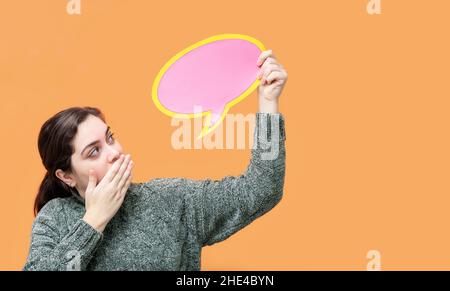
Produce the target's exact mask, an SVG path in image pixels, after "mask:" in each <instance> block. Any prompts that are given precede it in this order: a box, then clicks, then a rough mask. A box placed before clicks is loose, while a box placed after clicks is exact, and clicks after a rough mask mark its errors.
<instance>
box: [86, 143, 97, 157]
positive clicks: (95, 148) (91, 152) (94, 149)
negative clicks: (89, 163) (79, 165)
mask: <svg viewBox="0 0 450 291" xmlns="http://www.w3.org/2000/svg"><path fill="white" fill-rule="evenodd" d="M96 151H97V152H98V147H97V146H96V147H93V148H92V150H91V151H90V152H89V155H88V157H89V158H90V157H94V155H93V153H94V152H96Z"/></svg>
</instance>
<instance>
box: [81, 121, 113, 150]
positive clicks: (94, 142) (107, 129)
mask: <svg viewBox="0 0 450 291" xmlns="http://www.w3.org/2000/svg"><path fill="white" fill-rule="evenodd" d="M109 129H110V127H109V126H108V127H107V128H106V131H105V136H106V135H107V134H108V132H109ZM99 142H100V141H99V140H96V141H93V142H91V143H90V144H88V145H87V146H85V147H84V149H83V150H82V151H81V153H80V155H83V153H84V151H85V150H86V149H87V148H89V147H90V146H93V145H95V144H97V143H99Z"/></svg>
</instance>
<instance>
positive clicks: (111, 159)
mask: <svg viewBox="0 0 450 291" xmlns="http://www.w3.org/2000/svg"><path fill="white" fill-rule="evenodd" d="M120 154H121V152H119V151H116V150H113V151H112V152H111V153H110V154H109V157H108V162H110V163H114V162H115V161H116V160H117V159H118V158H119V157H120Z"/></svg>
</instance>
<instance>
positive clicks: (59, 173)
mask: <svg viewBox="0 0 450 291" xmlns="http://www.w3.org/2000/svg"><path fill="white" fill-rule="evenodd" d="M55 176H56V177H57V178H58V179H60V180H61V181H63V182H64V183H65V184H66V185H67V186H69V187H74V186H75V185H76V182H75V179H73V177H72V175H71V174H69V173H66V172H64V171H63V170H61V169H58V170H56V171H55Z"/></svg>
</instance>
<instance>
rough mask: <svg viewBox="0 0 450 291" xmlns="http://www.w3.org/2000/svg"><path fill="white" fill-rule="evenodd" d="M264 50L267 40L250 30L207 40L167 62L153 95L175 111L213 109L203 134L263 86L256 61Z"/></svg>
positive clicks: (178, 113) (187, 112)
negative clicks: (243, 33) (232, 108)
mask: <svg viewBox="0 0 450 291" xmlns="http://www.w3.org/2000/svg"><path fill="white" fill-rule="evenodd" d="M263 50H265V48H264V46H263V45H262V43H261V42H259V41H258V40H256V39H254V38H251V37H249V36H245V35H238V34H223V35H217V36H213V37H210V38H208V39H205V40H202V41H200V42H198V43H196V44H194V45H192V46H190V47H188V48H186V49H185V50H183V51H181V52H179V53H178V54H177V55H175V56H174V57H173V58H171V59H170V60H169V61H168V62H167V63H166V64H165V66H164V67H163V68H162V69H161V71H160V72H159V74H158V76H157V77H156V79H155V81H154V84H153V91H152V94H153V101H154V103H155V104H156V106H157V107H158V109H160V110H161V111H162V112H163V113H165V114H167V115H169V116H171V117H190V118H192V117H196V116H198V115H199V114H200V115H207V117H208V118H207V120H208V121H207V125H206V126H205V127H204V129H203V130H202V134H201V135H200V137H202V136H204V135H206V134H207V133H209V132H210V131H212V130H213V129H214V128H215V127H217V126H218V125H219V124H220V122H221V121H222V120H223V118H224V117H225V115H226V113H227V112H228V110H229V109H230V108H231V107H232V106H233V105H235V104H237V103H238V102H240V101H242V100H243V99H244V98H245V97H247V96H248V95H249V94H250V93H251V92H252V91H253V90H255V89H256V88H257V86H258V85H259V80H258V79H257V78H256V77H257V74H258V72H259V70H260V68H259V67H258V66H257V65H256V62H257V60H258V57H259V55H260V54H261V52H262V51H263ZM199 108H201V109H200V110H199Z"/></svg>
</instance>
